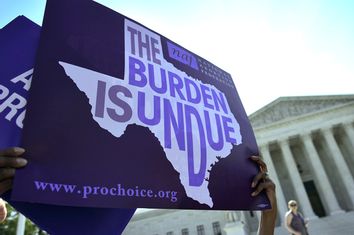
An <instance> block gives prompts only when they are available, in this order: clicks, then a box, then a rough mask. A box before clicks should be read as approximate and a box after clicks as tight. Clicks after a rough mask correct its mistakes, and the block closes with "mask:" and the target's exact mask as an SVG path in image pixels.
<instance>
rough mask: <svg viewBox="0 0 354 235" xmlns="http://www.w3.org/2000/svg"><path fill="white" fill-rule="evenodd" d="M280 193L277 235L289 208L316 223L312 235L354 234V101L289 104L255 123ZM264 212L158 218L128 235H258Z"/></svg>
mask: <svg viewBox="0 0 354 235" xmlns="http://www.w3.org/2000/svg"><path fill="white" fill-rule="evenodd" d="M249 119H250V121H251V123H252V126H253V129H254V132H255V135H256V139H257V143H258V146H259V149H260V153H261V156H262V157H263V159H264V160H265V162H266V163H267V165H268V171H269V174H270V177H271V178H272V179H273V180H274V182H275V183H276V185H277V188H276V190H277V199H278V219H277V227H276V234H288V233H287V231H286V230H285V229H284V214H285V212H286V211H287V210H288V209H287V202H288V201H289V200H291V199H295V200H297V201H298V203H299V210H300V211H301V212H302V214H303V215H304V216H305V217H307V218H309V219H310V226H309V232H310V234H321V235H327V234H328V235H329V234H338V235H339V234H341V235H342V234H344V235H345V234H348V235H349V234H353V233H354V232H353V231H354V95H333V96H306V97H281V98H278V99H277V100H275V101H273V102H272V103H270V104H268V105H266V106H265V107H263V108H261V109H260V110H258V111H256V112H255V113H253V114H252V115H250V116H249ZM259 216H260V213H259V212H254V211H243V212H235V211H193V210H151V211H147V212H143V213H139V214H136V215H134V217H133V218H132V220H131V222H130V223H129V224H128V226H127V228H126V229H125V231H124V233H123V234H125V235H134V234H150V235H155V234H159V235H178V234H183V235H187V234H198V235H199V234H201V235H202V234H206V235H208V234H210V235H213V234H255V233H256V231H257V227H258V221H259Z"/></svg>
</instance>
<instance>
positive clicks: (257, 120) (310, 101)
mask: <svg viewBox="0 0 354 235" xmlns="http://www.w3.org/2000/svg"><path fill="white" fill-rule="evenodd" d="M351 102H354V95H333V96H332V95H329V96H299V97H280V98H278V99H276V100H275V101H273V102H272V103H270V104H268V105H266V106H264V107H263V108H261V109H259V110H258V111H256V112H255V113H253V114H251V115H250V116H249V119H250V122H251V124H252V126H253V127H260V126H265V125H269V124H271V123H275V122H279V121H284V120H286V119H290V118H294V117H298V116H303V115H306V114H310V113H315V112H319V111H322V110H325V109H330V108H333V107H336V106H340V105H345V104H347V103H351Z"/></svg>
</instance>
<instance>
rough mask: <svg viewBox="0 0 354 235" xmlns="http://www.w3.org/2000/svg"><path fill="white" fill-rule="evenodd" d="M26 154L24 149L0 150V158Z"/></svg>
mask: <svg viewBox="0 0 354 235" xmlns="http://www.w3.org/2000/svg"><path fill="white" fill-rule="evenodd" d="M24 152H25V149H23V148H20V147H10V148H6V149H2V150H0V156H8V157H18V156H21V155H22V154H23V153H24Z"/></svg>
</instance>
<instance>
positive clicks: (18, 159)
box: [16, 158, 27, 166]
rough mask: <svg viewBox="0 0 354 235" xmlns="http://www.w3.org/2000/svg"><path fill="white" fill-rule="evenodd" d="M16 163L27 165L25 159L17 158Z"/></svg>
mask: <svg viewBox="0 0 354 235" xmlns="http://www.w3.org/2000/svg"><path fill="white" fill-rule="evenodd" d="M16 161H17V163H18V164H19V165H21V166H24V165H26V164H27V160H26V159H24V158H17V159H16Z"/></svg>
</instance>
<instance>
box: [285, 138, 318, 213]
mask: <svg viewBox="0 0 354 235" xmlns="http://www.w3.org/2000/svg"><path fill="white" fill-rule="evenodd" d="M279 144H280V149H281V152H282V155H283V157H284V163H285V166H286V168H287V169H288V173H289V176H290V180H291V182H292V184H293V186H294V187H295V193H296V195H297V198H298V200H299V204H300V207H301V208H302V212H303V213H304V216H305V217H308V218H309V219H315V218H317V216H316V215H315V213H314V212H313V210H312V206H311V203H310V200H309V198H308V196H307V193H306V190H305V187H304V184H303V182H302V179H301V176H300V174H299V171H298V169H297V167H296V162H295V160H294V157H293V154H292V153H291V150H290V146H289V143H288V140H287V139H285V140H281V141H279Z"/></svg>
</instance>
